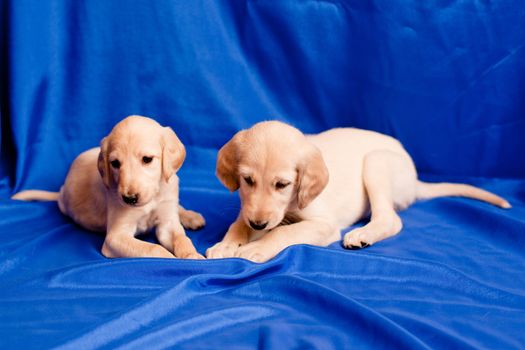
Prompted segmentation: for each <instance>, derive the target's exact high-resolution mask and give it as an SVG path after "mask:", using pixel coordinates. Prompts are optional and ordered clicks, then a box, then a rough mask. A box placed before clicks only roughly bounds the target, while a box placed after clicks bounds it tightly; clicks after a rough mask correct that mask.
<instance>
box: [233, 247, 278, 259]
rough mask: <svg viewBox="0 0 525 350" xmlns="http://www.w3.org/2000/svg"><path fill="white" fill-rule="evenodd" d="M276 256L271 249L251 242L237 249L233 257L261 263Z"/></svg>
mask: <svg viewBox="0 0 525 350" xmlns="http://www.w3.org/2000/svg"><path fill="white" fill-rule="evenodd" d="M275 255H276V253H275V252H273V251H272V250H271V249H268V247H266V246H265V245H263V244H261V243H256V242H252V243H249V244H247V245H244V246H242V247H239V248H238V249H237V250H236V252H235V257H237V258H242V259H246V260H250V261H253V262H256V263H263V262H266V261H268V260H270V259H271V258H273V257H274V256H275Z"/></svg>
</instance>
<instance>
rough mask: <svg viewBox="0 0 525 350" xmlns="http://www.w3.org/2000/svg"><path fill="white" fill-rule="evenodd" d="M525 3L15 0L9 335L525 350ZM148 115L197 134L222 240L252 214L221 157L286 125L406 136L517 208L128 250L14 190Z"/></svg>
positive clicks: (184, 174)
mask: <svg viewBox="0 0 525 350" xmlns="http://www.w3.org/2000/svg"><path fill="white" fill-rule="evenodd" d="M524 18H525V4H524V3H523V2H522V1H519V0H509V1H491V2H484V1H426V2H420V1H410V0H394V1H391V0H388V1H387V0H374V1H357V0H347V1H342V0H341V1H311V0H282V1H269V0H259V1H247V0H239V1H211V0H210V1H200V0H197V1H183V0H174V1H147V0H141V1H139V0H133V1H126V2H118V1H104V0H90V1H76V2H72V1H65V0H64V1H62V0H58V1H37V0H4V1H3V2H1V3H0V30H1V35H0V88H1V90H0V94H1V95H0V102H1V109H0V113H1V117H2V123H1V125H0V127H1V134H0V142H1V151H2V153H1V157H0V348H2V349H7V348H24V349H31V348H35V349H37V348H39V349H40V348H50V347H56V346H58V347H61V348H66V349H82V348H108V349H110V348H111V349H113V348H118V347H124V348H140V349H144V348H146V349H157V348H168V347H175V348H200V349H209V348H221V349H222V348H225V349H229V348H233V349H238V348H239V349H240V348H269V349H285V348H300V349H303V348H318V349H332V348H334V349H339V348H358V349H378V348H389V349H392V348H400V349H420V348H421V349H427V348H486V349H496V348H524V347H525V322H524V320H525V274H524V272H523V271H524V267H525V252H524V249H523V247H524V246H525V244H524V243H525V242H524V241H525V238H524V237H525V219H524V218H525V204H524V200H525V180H524V178H525V161H523V156H522V154H521V152H522V150H523V149H525V138H524V137H523V135H525V117H524V115H525V103H524V101H525V99H524V98H523V96H524V91H525V85H524V84H525V83H524V82H525V79H524V77H525V44H524V43H525V26H523V19H524ZM129 114H142V115H147V116H151V117H153V118H155V119H157V120H158V121H159V122H160V123H162V124H164V125H169V126H171V127H172V128H173V129H174V130H175V131H176V132H177V134H178V135H179V137H180V138H181V140H182V141H183V142H184V144H185V145H186V146H187V151H188V157H187V160H186V162H185V164H184V165H183V168H182V169H181V171H180V172H179V175H180V178H181V201H182V203H183V204H184V205H185V206H186V207H188V208H191V209H194V210H198V211H200V212H202V213H203V214H204V216H205V217H206V219H207V226H206V228H204V229H203V230H201V231H197V232H190V233H189V236H190V238H191V239H192V240H193V242H194V243H195V245H196V247H197V249H198V250H199V251H200V252H201V253H204V252H205V250H206V249H207V248H208V247H210V246H211V245H213V244H214V243H216V242H217V241H219V240H220V239H221V238H222V236H223V235H224V233H225V232H226V230H227V228H228V226H229V224H230V223H231V222H232V221H233V220H234V219H235V217H236V215H237V213H238V210H239V200H238V197H237V195H236V194H230V193H228V191H227V190H226V189H224V188H223V187H222V186H221V185H220V183H219V182H218V180H217V179H216V178H215V176H214V170H215V169H214V166H215V159H216V152H217V150H218V148H219V147H220V146H222V145H223V144H224V143H225V142H226V141H227V140H228V139H229V138H230V137H231V136H232V135H233V134H234V133H235V132H236V131H238V130H240V129H242V128H246V127H249V126H250V125H252V124H253V123H255V122H258V121H261V120H265V119H279V120H283V121H286V122H289V123H292V124H294V125H295V126H297V127H299V128H301V129H302V130H303V131H304V132H308V133H312V132H319V131H321V130H324V129H328V128H331V127H337V126H356V127H361V128H368V129H373V130H377V131H380V132H384V133H387V134H391V135H394V136H395V137H397V138H398V139H400V140H401V141H402V142H403V143H404V144H405V146H406V148H407V149H408V150H409V152H410V153H411V154H412V155H413V157H414V160H415V162H416V165H417V167H418V169H419V170H420V172H421V173H423V174H424V175H423V177H424V178H425V179H427V180H432V181H439V180H450V181H466V182H470V183H473V184H476V185H479V186H482V187H484V188H486V189H489V190H491V191H494V192H496V193H498V194H500V195H502V196H505V197H506V198H507V199H508V200H509V201H510V202H511V203H512V204H513V208H512V209H511V210H506V211H505V210H501V209H498V208H495V207H492V206H490V205H488V204H485V203H480V202H476V201H472V200H467V199H460V198H443V199H436V200H431V201H426V202H419V203H416V204H415V205H414V206H412V207H410V208H409V209H408V210H406V211H404V212H402V213H401V217H402V219H403V222H404V229H403V231H402V232H401V233H400V234H399V235H397V236H396V237H393V238H391V239H388V240H385V241H383V242H380V243H378V244H376V245H374V246H373V247H370V248H367V249H364V250H359V251H347V250H344V249H343V248H342V247H341V245H340V243H334V244H332V245H331V246H330V247H327V248H320V247H312V246H306V245H299V246H294V247H290V248H289V249H286V250H285V251H284V252H282V253H281V254H280V255H278V256H277V257H276V258H275V259H273V260H272V261H270V262H268V263H265V264H253V263H251V262H247V261H245V260H240V259H224V260H213V261H211V260H210V261H188V260H165V259H115V260H108V259H105V258H104V257H103V256H102V255H101V254H100V247H101V245H102V242H103V236H102V235H99V234H95V233H91V232H88V231H86V230H83V229H81V228H79V227H78V226H76V225H74V224H73V223H72V222H71V220H69V219H68V218H65V217H63V216H62V215H61V214H60V212H59V210H58V208H57V207H56V204H55V203H20V202H15V201H11V200H9V199H8V198H9V196H10V195H11V194H12V193H13V192H16V191H19V190H22V189H28V188H40V189H48V190H58V188H59V186H60V185H61V184H62V182H63V179H64V176H65V174H66V172H67V170H68V167H69V165H70V163H71V161H72V160H73V159H74V158H75V157H76V156H77V155H78V154H79V153H80V152H81V151H83V150H85V149H87V148H89V147H93V146H96V145H97V144H98V142H99V141H100V139H101V138H102V137H103V136H104V135H106V134H107V133H108V132H109V130H110V129H111V127H112V126H113V125H114V124H115V123H116V122H117V121H118V120H120V119H121V118H123V117H124V116H126V115H129ZM349 151H351V150H349ZM361 224H363V223H358V225H361ZM348 230H350V228H348V229H347V230H345V231H344V232H347V231H348ZM344 232H342V234H344ZM145 239H148V240H151V241H154V238H153V237H152V236H147V237H146V238H145Z"/></svg>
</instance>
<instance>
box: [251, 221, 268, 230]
mask: <svg viewBox="0 0 525 350" xmlns="http://www.w3.org/2000/svg"><path fill="white" fill-rule="evenodd" d="M267 225H268V221H261V220H255V221H252V220H250V226H251V227H252V228H253V229H254V230H264V228H265V227H266V226H267Z"/></svg>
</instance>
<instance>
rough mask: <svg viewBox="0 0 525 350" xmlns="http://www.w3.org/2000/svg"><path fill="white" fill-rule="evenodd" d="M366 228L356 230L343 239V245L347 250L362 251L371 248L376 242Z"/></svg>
mask: <svg viewBox="0 0 525 350" xmlns="http://www.w3.org/2000/svg"><path fill="white" fill-rule="evenodd" d="M367 233H368V232H367V231H366V229H365V228H364V227H359V228H356V229H354V230H352V231H350V232H348V233H347V234H346V235H345V236H344V239H343V245H344V247H345V248H347V249H360V248H366V247H369V246H371V245H372V244H373V243H374V242H372V240H371V239H370V238H371V237H370V235H369V234H367Z"/></svg>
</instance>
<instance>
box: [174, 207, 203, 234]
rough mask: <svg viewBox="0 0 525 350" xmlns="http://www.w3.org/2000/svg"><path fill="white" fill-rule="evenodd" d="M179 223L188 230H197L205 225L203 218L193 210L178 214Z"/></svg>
mask: <svg viewBox="0 0 525 350" xmlns="http://www.w3.org/2000/svg"><path fill="white" fill-rule="evenodd" d="M180 223H181V224H182V226H184V228H187V229H188V230H198V229H200V228H202V227H204V225H205V224H206V221H205V220H204V216H202V215H201V214H199V213H197V212H196V211H193V210H184V211H183V212H181V213H180Z"/></svg>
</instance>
